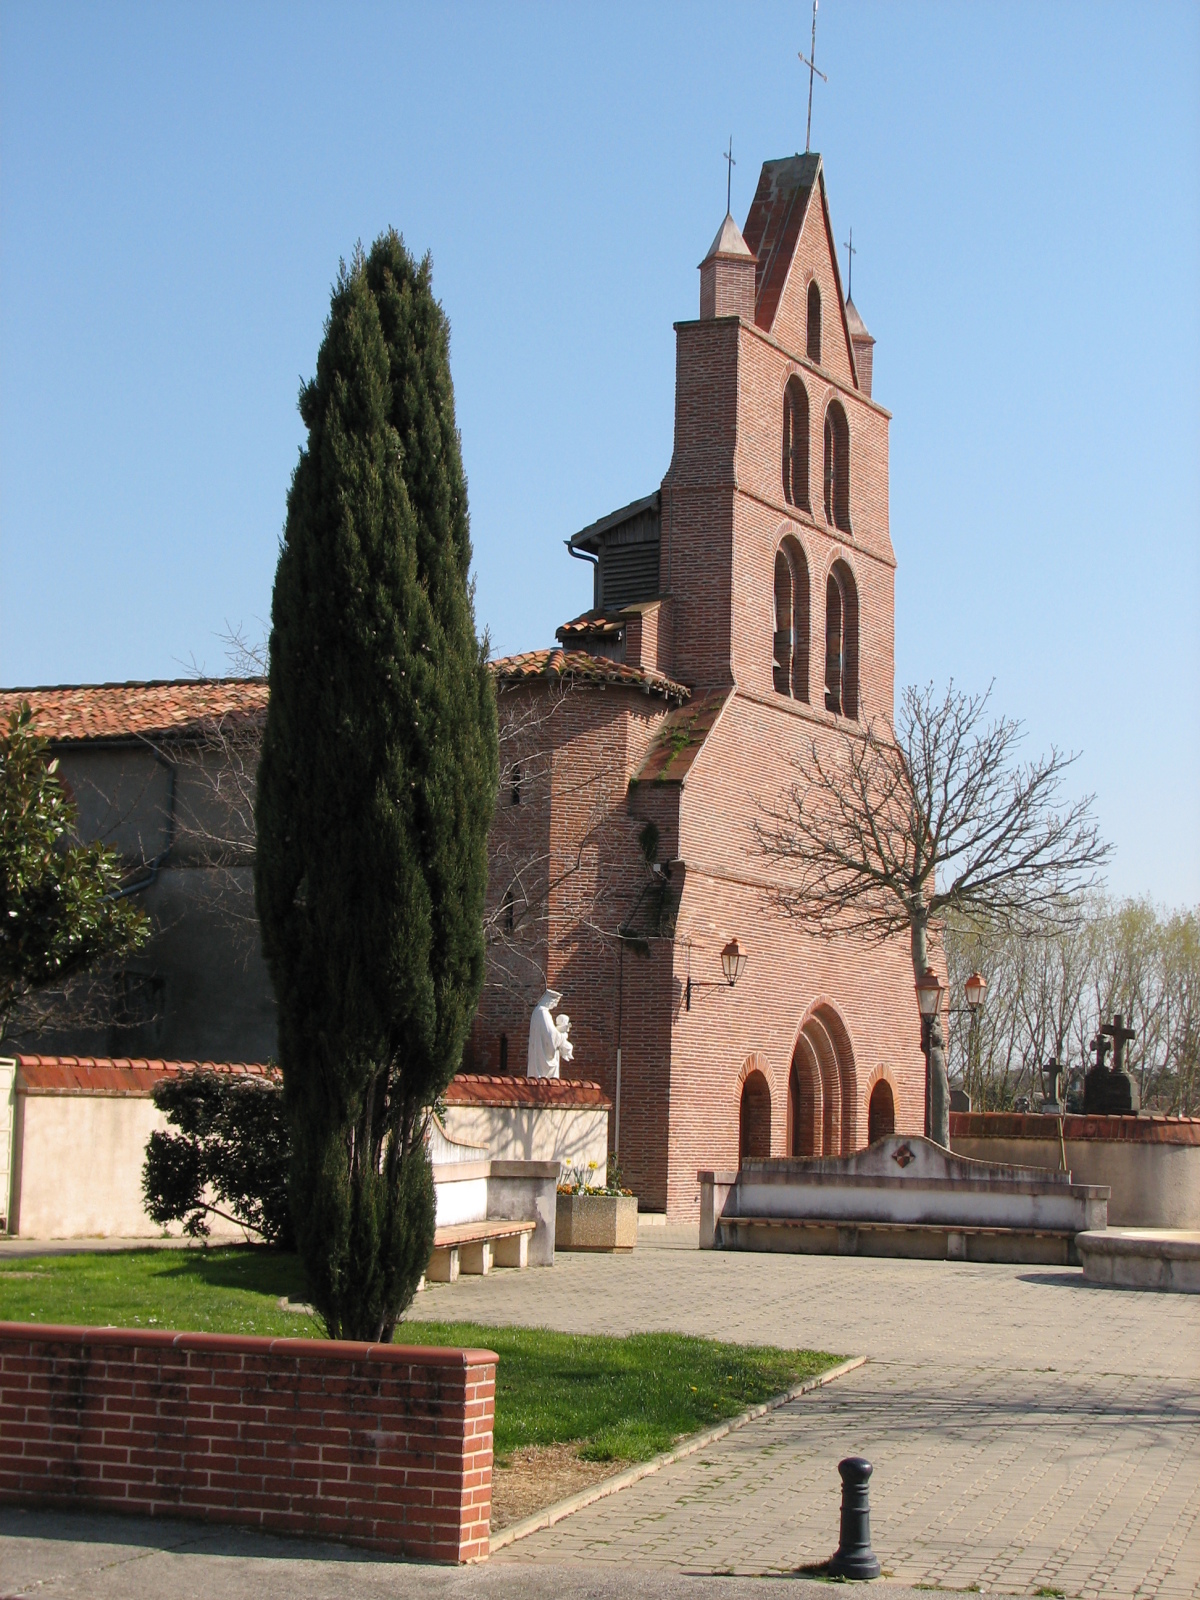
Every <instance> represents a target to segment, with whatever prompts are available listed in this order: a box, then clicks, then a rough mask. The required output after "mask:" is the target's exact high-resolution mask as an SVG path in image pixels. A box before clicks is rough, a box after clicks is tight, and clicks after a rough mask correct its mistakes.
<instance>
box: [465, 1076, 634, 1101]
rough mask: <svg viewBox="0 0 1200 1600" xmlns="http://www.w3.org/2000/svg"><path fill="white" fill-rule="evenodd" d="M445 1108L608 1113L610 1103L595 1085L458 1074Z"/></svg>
mask: <svg viewBox="0 0 1200 1600" xmlns="http://www.w3.org/2000/svg"><path fill="white" fill-rule="evenodd" d="M444 1098H445V1101H446V1104H447V1105H448V1106H571V1107H581V1106H596V1107H598V1108H600V1109H602V1110H611V1108H612V1101H611V1100H609V1098H608V1097H607V1095H606V1094H605V1093H604V1090H603V1089H602V1088H601V1086H600V1085H599V1084H598V1083H589V1082H587V1081H585V1080H584V1079H582V1078H513V1077H503V1078H502V1077H487V1076H484V1075H483V1074H480V1073H474V1072H460V1073H459V1075H458V1077H457V1078H452V1079H451V1080H450V1086H449V1088H448V1089H447V1090H446V1093H445V1096H444Z"/></svg>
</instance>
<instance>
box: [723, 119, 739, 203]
mask: <svg viewBox="0 0 1200 1600" xmlns="http://www.w3.org/2000/svg"><path fill="white" fill-rule="evenodd" d="M721 159H722V161H727V162H728V163H729V170H728V172H727V173H726V174H725V215H726V216H727V217H729V216H732V215H733V212H732V210H731V209H730V203H729V202H730V197H731V196H732V194H733V169H734V167H736V166H737V162H736V161H735V160H734V159H733V135H732V134H730V135H729V151H728V153H726V152H725V151H724V150H722V151H721Z"/></svg>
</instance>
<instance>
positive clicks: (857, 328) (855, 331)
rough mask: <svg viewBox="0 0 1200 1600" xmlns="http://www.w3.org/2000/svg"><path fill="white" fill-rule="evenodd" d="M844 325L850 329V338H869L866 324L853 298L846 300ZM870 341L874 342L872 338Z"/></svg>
mask: <svg viewBox="0 0 1200 1600" xmlns="http://www.w3.org/2000/svg"><path fill="white" fill-rule="evenodd" d="M846 326H847V327H848V328H849V329H850V337H851V338H852V339H871V335H870V334H869V333H868V332H867V325H866V323H865V322H864V321H863V319H862V317H861V316H860V315H859V311H858V307H857V306H856V305H855V304H854V301H853V300H847V301H846ZM871 343H872V344H874V343H875V341H874V339H871Z"/></svg>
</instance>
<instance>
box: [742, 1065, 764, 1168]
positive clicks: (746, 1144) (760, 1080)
mask: <svg viewBox="0 0 1200 1600" xmlns="http://www.w3.org/2000/svg"><path fill="white" fill-rule="evenodd" d="M770 1154H771V1088H770V1085H769V1084H768V1083H767V1080H766V1076H765V1075H764V1074H763V1073H762V1072H760V1071H759V1070H758V1069H757V1068H755V1070H754V1071H753V1072H749V1073H747V1074H746V1079H745V1082H744V1083H743V1084H742V1098H741V1103H740V1106H739V1108H738V1166H741V1164H742V1162H743V1161H745V1160H747V1159H750V1160H753V1159H755V1158H758V1157H766V1156H769V1155H770Z"/></svg>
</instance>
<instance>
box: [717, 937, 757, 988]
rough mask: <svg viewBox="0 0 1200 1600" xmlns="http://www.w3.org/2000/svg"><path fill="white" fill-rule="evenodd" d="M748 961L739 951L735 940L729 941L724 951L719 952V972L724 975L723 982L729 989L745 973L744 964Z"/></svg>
mask: <svg viewBox="0 0 1200 1600" xmlns="http://www.w3.org/2000/svg"><path fill="white" fill-rule="evenodd" d="M749 959H750V957H749V956H748V955H747V954H746V952H745V951H744V950H742V949H739V947H738V942H737V940H736V939H730V941H729V943H728V944H727V945H726V946H725V948H724V950H722V951H721V971H722V972H723V973H724V974H725V982H726V983H727V984H728V985H729V987H730V988H731V989H732V988H733V986H734V984H735V983H736V982H737V981H738V979H739V978H740V977H741V975H742V973H743V972H745V970H746V963H747V961H749Z"/></svg>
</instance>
